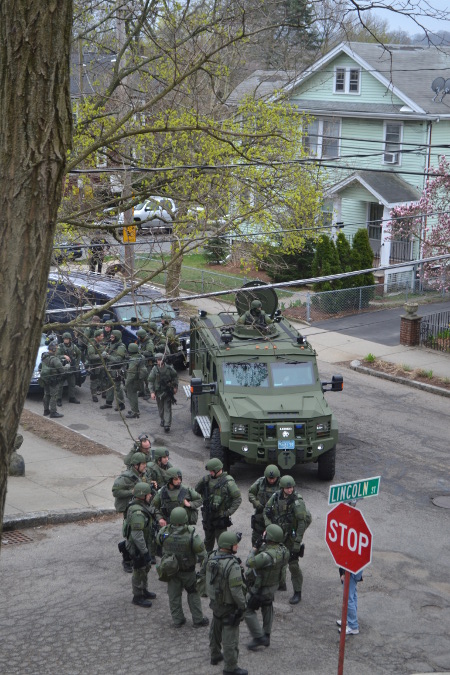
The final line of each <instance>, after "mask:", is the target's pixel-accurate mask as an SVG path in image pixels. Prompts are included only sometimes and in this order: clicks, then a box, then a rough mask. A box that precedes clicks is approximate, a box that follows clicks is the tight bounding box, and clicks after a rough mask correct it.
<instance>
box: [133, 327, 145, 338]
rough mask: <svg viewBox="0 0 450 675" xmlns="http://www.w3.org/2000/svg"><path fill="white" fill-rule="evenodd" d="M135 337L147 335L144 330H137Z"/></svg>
mask: <svg viewBox="0 0 450 675" xmlns="http://www.w3.org/2000/svg"><path fill="white" fill-rule="evenodd" d="M136 335H137V336H138V337H145V336H146V335H147V331H146V330H144V329H143V328H139V330H138V331H136Z"/></svg>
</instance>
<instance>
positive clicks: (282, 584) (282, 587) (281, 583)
mask: <svg viewBox="0 0 450 675" xmlns="http://www.w3.org/2000/svg"><path fill="white" fill-rule="evenodd" d="M278 590H279V591H287V586H286V582H284V583H283V582H282V581H280V583H279V586H278Z"/></svg>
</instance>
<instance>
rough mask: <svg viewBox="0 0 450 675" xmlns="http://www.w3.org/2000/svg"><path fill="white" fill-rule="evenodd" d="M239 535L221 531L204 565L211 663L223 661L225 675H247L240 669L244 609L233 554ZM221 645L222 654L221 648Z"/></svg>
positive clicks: (238, 574)
mask: <svg viewBox="0 0 450 675" xmlns="http://www.w3.org/2000/svg"><path fill="white" fill-rule="evenodd" d="M239 541H240V537H238V536H237V535H236V534H235V533H234V532H222V534H221V535H220V537H219V541H218V545H219V549H218V550H217V551H213V552H212V553H211V554H210V555H209V557H208V560H207V562H206V565H205V566H204V573H205V574H206V579H205V581H206V592H207V594H208V597H209V599H210V603H209V606H210V607H211V609H212V611H213V619H212V621H211V628H210V631H209V648H210V651H211V664H212V665H213V666H215V665H217V664H218V663H220V662H221V661H223V662H224V669H223V672H224V675H231V674H234V675H247V673H248V671H247V670H244V669H243V668H239V667H238V665H237V663H238V658H239V624H240V622H241V619H242V616H243V614H244V610H245V596H244V590H243V580H242V570H241V565H240V560H239V558H237V557H236V556H235V554H236V553H237V549H238V543H239ZM222 645H223V653H222V652H221V647H222Z"/></svg>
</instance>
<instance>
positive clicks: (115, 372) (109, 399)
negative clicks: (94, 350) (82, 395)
mask: <svg viewBox="0 0 450 675" xmlns="http://www.w3.org/2000/svg"><path fill="white" fill-rule="evenodd" d="M102 358H103V360H104V362H105V363H106V366H107V367H106V380H105V384H106V401H105V403H104V404H103V405H101V406H100V410H106V408H112V404H113V401H114V397H115V398H116V410H124V409H125V403H124V395H123V388H122V373H123V371H124V368H125V365H126V363H125V362H126V358H127V348H126V347H125V345H124V344H123V342H122V333H121V332H120V330H113V331H111V335H110V338H109V343H108V344H107V345H106V347H105V349H104V350H103V352H102Z"/></svg>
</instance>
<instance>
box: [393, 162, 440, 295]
mask: <svg viewBox="0 0 450 675" xmlns="http://www.w3.org/2000/svg"><path fill="white" fill-rule="evenodd" d="M390 215H391V218H392V220H391V221H389V223H388V224H387V228H388V231H389V233H390V236H391V238H393V239H394V238H395V239H399V238H401V239H407V238H409V239H411V240H413V239H415V240H417V241H418V242H419V244H420V252H421V257H424V258H428V257H431V256H437V255H443V254H447V253H450V165H449V163H448V161H447V159H446V157H445V156H442V157H441V159H440V162H439V166H438V167H437V168H431V169H429V171H428V180H427V184H426V187H425V188H424V190H423V192H422V196H421V197H420V199H419V201H418V202H414V203H411V204H405V205H401V206H396V207H395V208H393V209H392V210H391V214H390ZM424 278H425V279H426V280H427V281H428V283H429V284H430V285H431V286H433V287H434V288H436V289H438V290H440V291H442V290H448V289H449V288H450V275H449V274H448V261H446V260H444V261H442V262H441V263H438V264H436V263H429V264H425V265H424Z"/></svg>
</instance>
